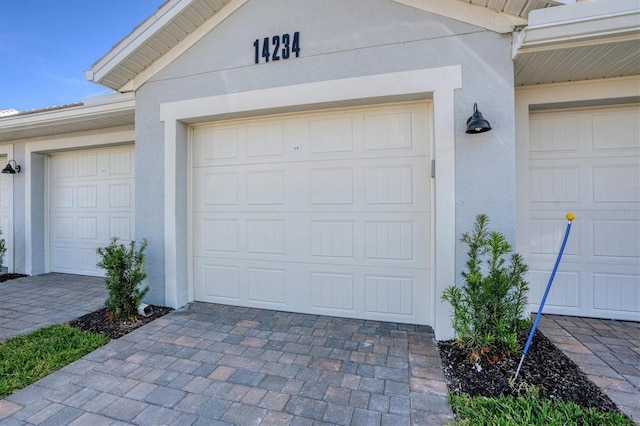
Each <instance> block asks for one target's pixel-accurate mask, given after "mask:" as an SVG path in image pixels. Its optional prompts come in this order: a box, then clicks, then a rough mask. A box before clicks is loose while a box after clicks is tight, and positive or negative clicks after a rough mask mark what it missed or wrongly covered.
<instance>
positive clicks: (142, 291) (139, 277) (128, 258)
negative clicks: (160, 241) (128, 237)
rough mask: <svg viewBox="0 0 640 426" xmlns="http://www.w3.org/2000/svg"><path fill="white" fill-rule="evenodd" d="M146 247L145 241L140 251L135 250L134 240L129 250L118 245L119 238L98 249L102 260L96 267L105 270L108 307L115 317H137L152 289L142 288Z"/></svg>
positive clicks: (145, 275)
mask: <svg viewBox="0 0 640 426" xmlns="http://www.w3.org/2000/svg"><path fill="white" fill-rule="evenodd" d="M147 244H148V242H147V240H146V239H145V240H143V241H142V244H140V248H139V249H136V242H135V241H131V242H130V243H129V247H126V246H125V245H124V244H118V239H117V238H112V239H111V243H110V244H109V245H108V246H106V247H98V249H97V252H98V254H99V255H100V256H101V257H102V260H100V262H98V264H97V266H98V268H103V269H105V270H106V275H105V283H106V285H107V289H108V290H109V296H108V297H107V300H106V302H105V306H106V307H107V309H110V310H111V311H112V312H113V315H114V316H115V317H116V318H120V319H124V318H129V317H132V316H134V315H135V314H136V313H137V312H138V306H139V305H140V302H141V301H142V299H143V298H144V296H145V295H146V294H147V293H148V292H149V286H145V287H140V284H141V283H142V281H144V279H145V278H146V277H147V272H146V270H145V268H144V253H143V252H144V250H145V249H146V248H147Z"/></svg>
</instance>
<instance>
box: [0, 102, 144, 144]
mask: <svg viewBox="0 0 640 426" xmlns="http://www.w3.org/2000/svg"><path fill="white" fill-rule="evenodd" d="M134 120H135V98H134V95H133V94H113V95H105V96H97V97H94V98H88V99H85V100H84V102H83V103H80V104H73V105H70V106H68V107H61V108H43V109H42V110H34V111H28V112H27V113H20V114H16V115H12V116H9V117H4V118H2V119H0V142H4V141H12V140H18V139H27V138H34V137H39V136H51V135H59V134H64V133H74V132H82V131H90V130H97V129H106V128H114V127H121V126H130V125H133V124H134Z"/></svg>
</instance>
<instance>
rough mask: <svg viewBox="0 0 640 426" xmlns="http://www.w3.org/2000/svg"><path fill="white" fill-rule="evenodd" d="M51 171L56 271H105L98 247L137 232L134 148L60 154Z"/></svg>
mask: <svg viewBox="0 0 640 426" xmlns="http://www.w3.org/2000/svg"><path fill="white" fill-rule="evenodd" d="M49 170H50V171H49V194H50V195H49V260H50V269H51V271H52V272H64V273H76V274H88V275H102V274H103V271H102V270H99V269H98V268H96V267H95V264H96V262H97V260H98V258H97V255H96V248H97V247H101V246H105V245H107V244H108V243H109V240H110V239H111V238H112V237H118V239H120V240H121V241H123V242H126V241H128V240H130V239H131V238H133V235H134V220H133V217H134V203H135V199H134V198H135V193H134V151H133V147H118V148H109V149H100V150H92V151H81V152H66V153H61V154H55V155H52V156H51V157H50V161H49Z"/></svg>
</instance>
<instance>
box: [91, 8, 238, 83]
mask: <svg viewBox="0 0 640 426" xmlns="http://www.w3.org/2000/svg"><path fill="white" fill-rule="evenodd" d="M245 2H246V0H168V1H167V2H166V3H164V4H163V5H162V6H160V7H159V8H158V10H157V11H156V13H154V14H153V15H151V16H150V17H149V18H147V19H146V20H145V21H144V22H143V23H141V24H140V25H138V26H137V27H136V28H135V29H134V30H133V32H131V34H129V35H128V36H127V37H125V38H124V39H122V40H121V41H120V42H119V43H118V44H116V45H115V46H114V47H113V48H112V49H111V51H109V52H108V53H107V54H106V55H104V56H103V57H102V58H101V59H99V60H98V61H97V62H96V63H95V64H93V66H92V68H91V69H90V70H88V71H85V78H86V79H87V80H89V81H93V82H95V83H98V84H101V85H103V86H106V87H109V88H111V89H114V90H117V91H121V92H125V91H131V90H135V89H136V88H137V87H139V86H140V85H141V84H142V83H143V82H144V81H146V80H147V79H148V78H150V77H151V76H152V75H153V73H150V72H149V71H150V70H151V69H153V68H154V66H155V71H157V69H158V65H157V64H158V63H160V64H161V66H164V65H166V64H167V63H169V62H171V61H172V60H173V59H175V58H176V57H177V56H178V55H179V54H181V53H182V52H184V51H185V50H186V48H187V47H189V46H190V45H191V44H193V43H195V42H196V41H197V40H198V39H199V38H200V37H202V36H204V35H205V34H206V33H207V32H208V31H210V30H211V29H213V27H215V25H217V24H218V23H219V22H221V21H222V20H223V19H225V18H226V17H227V16H229V14H230V13H231V12H233V11H234V10H236V9H237V8H238V7H240V6H241V5H242V4H244V3H245ZM230 3H233V4H231V5H230ZM227 5H230V7H227ZM223 8H224V12H223V13H220V12H221V11H222V9H223ZM214 15H215V16H216V18H217V19H210V18H212V17H214ZM170 52H171V53H170ZM160 68H161V67H160ZM134 80H135V83H134Z"/></svg>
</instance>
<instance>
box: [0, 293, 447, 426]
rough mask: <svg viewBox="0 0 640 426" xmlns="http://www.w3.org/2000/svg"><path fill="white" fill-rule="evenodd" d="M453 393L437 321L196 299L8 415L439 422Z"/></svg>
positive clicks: (26, 393) (74, 368)
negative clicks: (263, 307)
mask: <svg viewBox="0 0 640 426" xmlns="http://www.w3.org/2000/svg"><path fill="white" fill-rule="evenodd" d="M446 391H447V388H446V385H445V383H444V379H443V375H442V368H441V362H440V357H439V355H438V352H437V349H436V346H435V339H434V335H433V331H432V329H431V328H430V327H426V326H412V325H405V324H396V323H384V322H382V323H381V322H376V321H362V320H354V319H344V318H334V317H326V316H316V315H303V314H293V313H286V312H276V311H268V310H261V309H248V308H238V307H231V306H222V305H214V304H205V303H194V304H191V305H190V306H188V307H186V308H183V309H180V310H178V311H175V312H173V313H171V314H168V315H166V316H164V317H162V318H159V319H157V320H155V321H154V322H152V323H150V324H147V325H145V326H144V327H141V328H139V329H138V330H136V331H134V332H132V333H130V334H128V335H126V336H124V337H122V338H120V339H118V340H115V341H112V342H110V343H109V344H107V345H106V346H104V347H102V348H100V349H98V350H96V351H94V352H93V353H91V354H89V355H87V356H85V357H84V358H83V359H81V360H79V361H76V362H75V363H73V364H71V365H69V366H67V367H65V368H63V369H61V370H60V371H58V372H55V373H53V374H51V375H49V376H48V377H46V378H44V379H42V380H40V381H38V382H37V383H35V384H33V385H31V386H29V387H27V388H25V389H23V390H21V391H18V392H16V393H14V394H13V395H10V396H8V397H7V398H6V399H5V400H2V401H0V424H26V423H34V424H51V425H60V424H72V425H89V424H90V425H100V424H123V423H125V424H126V423H133V424H145V425H162V424H186V425H192V424H193V425H216V424H237V425H250V424H265V425H311V424H313V425H320V424H344V425H378V424H380V425H403V424H406V425H408V424H416V425H437V424H445V423H446V422H448V421H449V420H450V419H451V417H452V413H451V410H450V408H449V407H448V406H447V405H446ZM2 419H4V420H2Z"/></svg>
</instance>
